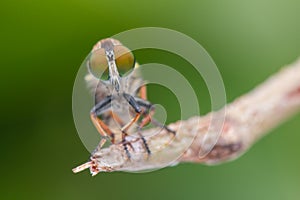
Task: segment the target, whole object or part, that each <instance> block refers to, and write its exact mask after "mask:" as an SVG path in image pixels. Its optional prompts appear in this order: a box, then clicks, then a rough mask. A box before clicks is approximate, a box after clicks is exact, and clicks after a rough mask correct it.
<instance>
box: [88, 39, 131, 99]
mask: <svg viewBox="0 0 300 200" xmlns="http://www.w3.org/2000/svg"><path fill="white" fill-rule="evenodd" d="M87 66H88V70H89V72H90V73H91V74H92V75H94V76H95V77H96V78H98V79H100V80H102V81H106V82H108V84H110V85H111V87H112V89H113V90H114V91H116V92H117V93H120V91H122V89H123V86H122V81H121V79H122V76H123V75H124V74H126V73H127V72H129V71H130V70H131V69H133V68H134V66H135V58H134V56H133V54H132V52H131V51H130V50H129V49H128V48H126V47H125V46H123V45H122V44H121V43H120V42H119V41H118V40H115V39H112V38H108V39H103V40H100V41H99V42H98V43H97V44H96V45H95V46H94V48H93V49H92V52H91V54H90V56H89V58H88V60H87Z"/></svg>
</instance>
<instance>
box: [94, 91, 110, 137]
mask: <svg viewBox="0 0 300 200" xmlns="http://www.w3.org/2000/svg"><path fill="white" fill-rule="evenodd" d="M111 101H112V96H107V97H106V98H104V99H103V100H102V101H100V102H99V103H97V104H96V105H95V106H94V107H93V109H92V110H91V113H90V117H91V120H92V122H93V124H94V126H95V127H96V129H97V131H98V132H99V133H100V134H101V135H102V136H103V137H109V139H110V140H111V142H112V143H115V140H114V133H113V132H112V131H111V130H110V128H109V127H108V126H107V125H106V124H105V123H104V122H103V121H102V120H101V119H100V118H99V117H98V116H100V115H101V114H102V113H103V112H104V111H106V110H107V109H109V108H110V107H111Z"/></svg>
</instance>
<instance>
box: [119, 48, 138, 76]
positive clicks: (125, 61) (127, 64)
mask: <svg viewBox="0 0 300 200" xmlns="http://www.w3.org/2000/svg"><path fill="white" fill-rule="evenodd" d="M114 54H115V61H116V65H117V68H118V71H119V74H120V75H121V76H122V75H124V74H125V73H127V72H129V71H130V70H131V69H132V68H133V67H134V64H135V59H134V55H133V53H132V52H131V51H130V50H129V49H128V48H126V47H124V46H122V45H117V46H114Z"/></svg>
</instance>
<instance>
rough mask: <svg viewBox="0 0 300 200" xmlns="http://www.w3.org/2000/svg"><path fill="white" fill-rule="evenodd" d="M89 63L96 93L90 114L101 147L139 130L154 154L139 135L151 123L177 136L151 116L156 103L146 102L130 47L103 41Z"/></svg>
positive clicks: (91, 83)
mask: <svg viewBox="0 0 300 200" xmlns="http://www.w3.org/2000/svg"><path fill="white" fill-rule="evenodd" d="M86 63H87V68H88V71H89V73H88V75H87V76H86V77H85V79H86V81H87V83H88V85H89V87H90V88H92V90H93V92H94V95H95V106H94V107H93V108H92V110H91V112H90V117H91V120H92V122H93V124H94V126H95V127H96V129H97V130H98V132H99V133H100V134H101V135H102V140H101V142H100V144H101V145H100V146H102V144H104V143H105V142H106V141H107V140H110V141H111V143H112V144H116V143H120V142H121V143H122V142H124V138H125V137H126V136H127V135H128V134H136V133H138V136H139V137H141V138H142V139H143V141H144V146H145V148H146V149H147V152H148V154H151V151H150V149H149V148H148V146H147V141H146V140H145V139H144V137H143V136H142V135H141V134H140V130H141V128H143V127H144V126H145V125H147V124H148V123H152V124H154V125H155V126H160V127H162V128H164V129H166V130H167V131H168V132H171V133H172V134H174V135H175V132H174V131H172V130H171V129H169V128H168V127H167V126H165V125H162V124H161V123H159V122H158V121H156V120H155V119H154V118H153V117H152V116H153V114H154V106H153V105H152V104H151V103H150V102H149V101H147V93H146V85H144V84H143V79H142V78H141V75H140V74H139V73H137V72H136V70H135V69H137V68H138V67H139V65H138V63H137V62H135V58H134V56H133V54H132V52H131V51H130V50H129V49H128V48H126V47H125V46H123V45H122V44H121V43H120V42H119V41H118V40H115V39H111V38H108V39H103V40H100V41H99V42H98V43H97V44H96V45H95V46H94V47H93V49H92V52H91V54H90V55H89V57H88V58H87V61H86ZM126 72H129V73H127V74H126ZM126 145H127V144H126V143H125V142H124V149H125V150H126V152H127V154H128V157H130V155H129V152H128V151H127V146H126Z"/></svg>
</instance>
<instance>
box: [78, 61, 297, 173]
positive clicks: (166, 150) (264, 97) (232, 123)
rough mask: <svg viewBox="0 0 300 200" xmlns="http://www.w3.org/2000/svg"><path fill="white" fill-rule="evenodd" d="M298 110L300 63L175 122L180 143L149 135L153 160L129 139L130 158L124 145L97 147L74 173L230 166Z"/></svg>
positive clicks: (162, 134)
mask: <svg viewBox="0 0 300 200" xmlns="http://www.w3.org/2000/svg"><path fill="white" fill-rule="evenodd" d="M225 110H226V115H225V121H224V124H223V123H222V124H221V125H223V126H222V129H221V133H220V136H219V138H218V140H217V141H215V142H216V144H215V145H214V143H213V142H214V141H211V142H212V143H211V144H210V145H211V146H212V145H214V146H213V148H212V149H209V150H210V151H209V152H208V153H207V154H203V155H204V156H199V152H202V151H203V148H205V145H203V140H204V138H205V137H206V136H207V135H210V134H214V133H213V130H218V128H220V123H219V121H218V120H212V119H218V118H219V117H220V118H222V116H223V114H224V113H225ZM299 110H300V60H299V61H298V62H296V63H294V64H292V65H290V66H288V67H285V68H284V69H282V70H281V71H280V72H278V73H277V74H275V75H273V76H272V77H271V78H269V79H268V80H266V81H265V82H264V83H263V84H261V85H260V86H258V87H257V88H255V89H254V90H253V91H251V92H249V93H247V94H245V95H243V96H241V97H240V98H238V99H237V100H235V101H234V102H233V103H231V104H229V105H227V106H226V107H225V108H223V109H222V110H220V111H218V112H212V113H209V114H208V115H206V116H204V117H199V116H196V117H192V118H190V119H188V120H185V121H178V122H176V123H173V124H170V125H169V127H170V128H172V129H173V130H176V131H177V135H176V137H175V139H172V136H170V134H167V133H166V132H164V131H161V132H160V133H159V134H156V135H155V136H147V137H146V140H147V141H148V145H149V148H150V149H151V150H152V152H153V154H152V155H151V156H150V157H148V156H147V153H146V152H145V150H144V149H145V148H143V142H142V141H141V139H136V138H132V137H129V136H128V137H127V138H126V140H127V141H128V144H130V145H129V146H130V148H129V151H130V154H131V158H130V159H128V157H127V155H126V153H124V148H123V145H121V144H119V145H111V146H109V147H108V148H103V149H96V150H95V152H94V153H93V154H92V156H91V161H90V162H88V163H86V164H84V165H82V166H79V167H77V168H75V169H73V171H74V172H78V171H81V170H83V169H85V168H90V170H91V172H92V174H93V175H95V174H97V173H98V172H100V171H139V170H151V169H155V168H161V167H165V166H170V165H174V164H177V163H179V162H197V163H206V164H216V163H221V162H225V161H228V160H232V159H235V158H238V157H239V156H240V155H241V154H243V153H244V152H246V150H247V149H249V148H250V147H251V146H252V145H253V143H254V142H256V141H257V140H259V139H260V138H261V137H262V136H264V135H265V134H266V133H268V132H269V131H270V130H271V129H272V128H274V127H276V126H278V125H279V124H280V123H282V122H283V121H284V120H286V119H288V118H289V117H291V116H293V115H294V114H295V113H297V112H298V111H299ZM179 128H180V129H179ZM209 130H210V131H209ZM151 131H153V130H145V131H144V132H143V134H144V135H147V134H149V132H151ZM207 141H208V143H209V142H210V141H209V140H207ZM208 146H209V145H208ZM186 147H188V148H186ZM182 152H183V153H182Z"/></svg>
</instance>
